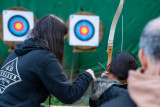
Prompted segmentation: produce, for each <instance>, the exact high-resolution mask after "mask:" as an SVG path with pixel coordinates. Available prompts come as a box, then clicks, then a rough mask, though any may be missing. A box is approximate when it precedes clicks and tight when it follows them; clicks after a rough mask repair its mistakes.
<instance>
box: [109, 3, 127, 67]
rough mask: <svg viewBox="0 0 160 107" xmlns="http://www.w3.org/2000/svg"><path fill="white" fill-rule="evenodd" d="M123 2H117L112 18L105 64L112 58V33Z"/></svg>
mask: <svg viewBox="0 0 160 107" xmlns="http://www.w3.org/2000/svg"><path fill="white" fill-rule="evenodd" d="M123 4H124V0H121V1H120V3H119V6H118V9H117V11H116V14H115V16H114V18H113V21H112V25H111V28H110V33H109V39H108V46H107V53H108V61H107V65H108V64H110V62H111V60H112V52H113V40H114V34H115V29H116V25H117V22H118V19H119V17H120V14H121V12H122V9H123Z"/></svg>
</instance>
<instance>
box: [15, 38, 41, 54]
mask: <svg viewBox="0 0 160 107" xmlns="http://www.w3.org/2000/svg"><path fill="white" fill-rule="evenodd" d="M37 49H43V48H42V47H41V46H40V45H38V42H35V41H34V40H33V39H31V38H30V39H27V40H25V41H24V43H19V44H17V45H16V47H15V49H14V51H15V53H16V54H17V55H18V56H22V55H24V54H26V53H28V52H30V51H32V50H37Z"/></svg>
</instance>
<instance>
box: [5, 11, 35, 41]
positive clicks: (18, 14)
mask: <svg viewBox="0 0 160 107" xmlns="http://www.w3.org/2000/svg"><path fill="white" fill-rule="evenodd" d="M33 26H34V15H33V12H27V11H17V10H4V11H3V40H4V41H20V42H21V41H24V40H25V39H26V38H27V33H28V32H29V31H30V30H31V29H32V28H33Z"/></svg>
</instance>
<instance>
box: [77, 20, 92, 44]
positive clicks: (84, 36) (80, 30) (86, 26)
mask: <svg viewBox="0 0 160 107" xmlns="http://www.w3.org/2000/svg"><path fill="white" fill-rule="evenodd" d="M94 32H95V30H94V26H93V24H92V23H91V22H90V21H88V20H80V21H78V22H77V23H76V24H75V26H74V33H75V35H76V37H77V38H78V39H80V40H82V41H88V40H90V39H91V38H92V37H93V35H94Z"/></svg>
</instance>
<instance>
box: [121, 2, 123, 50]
mask: <svg viewBox="0 0 160 107" xmlns="http://www.w3.org/2000/svg"><path fill="white" fill-rule="evenodd" d="M123 15H124V0H123V10H122V39H121V51H122V50H123Z"/></svg>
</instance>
